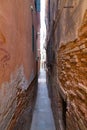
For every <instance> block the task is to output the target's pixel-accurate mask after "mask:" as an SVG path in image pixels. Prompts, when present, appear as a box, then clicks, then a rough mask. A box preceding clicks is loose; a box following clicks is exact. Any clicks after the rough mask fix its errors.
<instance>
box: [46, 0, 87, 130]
mask: <svg viewBox="0 0 87 130" xmlns="http://www.w3.org/2000/svg"><path fill="white" fill-rule="evenodd" d="M55 5H56V6H55ZM71 6H72V7H71ZM47 7H48V6H47ZM50 7H51V9H50V10H49V9H48V10H47V9H46V11H48V16H50V22H49V20H48V21H47V22H48V23H47V25H49V23H50V27H48V28H47V32H48V34H47V84H48V90H49V96H50V97H51V100H52V108H53V113H54V118H55V122H56V128H57V130H65V129H66V130H87V101H86V99H87V81H86V80H87V74H86V71H87V45H86V43H87V1H86V0H83V1H82V0H76V1H75V0H72V1H70V0H58V2H56V1H52V0H50ZM56 8H57V11H56ZM52 10H54V11H52ZM49 12H50V13H49ZM55 15H56V19H54V16H55ZM51 23H53V24H51ZM49 28H50V29H49ZM48 30H50V32H49V31H48ZM49 59H50V60H49Z"/></svg>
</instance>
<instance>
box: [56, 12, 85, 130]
mask: <svg viewBox="0 0 87 130" xmlns="http://www.w3.org/2000/svg"><path fill="white" fill-rule="evenodd" d="M78 34H79V37H78V39H76V40H75V41H72V42H70V43H68V44H67V45H64V46H62V47H61V48H60V49H59V51H58V63H59V64H58V75H59V80H60V82H61V85H62V87H63V88H64V90H65V91H66V92H67V98H68V102H70V103H69V105H68V104H67V113H66V114H67V115H66V120H67V129H68V130H69V129H70V128H71V129H72V130H73V129H74V130H77V129H81V130H86V129H87V101H86V99H87V81H86V80H87V74H86V69H87V53H86V47H87V45H86V44H87V36H86V34H87V11H86V12H85V15H84V19H83V22H82V25H81V27H80V29H79V32H78ZM67 57H69V58H68V59H67ZM67 64H68V65H69V66H70V67H68V68H67ZM61 65H62V66H61ZM63 71H64V72H65V73H66V75H64V74H63ZM62 76H63V78H62ZM72 109H74V111H72ZM73 115H74V116H73ZM71 122H72V123H71ZM72 126H73V127H72Z"/></svg>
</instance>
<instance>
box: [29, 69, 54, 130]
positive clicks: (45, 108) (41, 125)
mask: <svg viewBox="0 0 87 130" xmlns="http://www.w3.org/2000/svg"><path fill="white" fill-rule="evenodd" d="M31 130H55V125H54V119H53V115H52V110H51V103H50V99H49V97H48V91H47V85H46V73H45V71H44V70H41V72H40V76H39V79H38V94H37V100H36V105H35V110H34V113H33V119H32V124H31Z"/></svg>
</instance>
